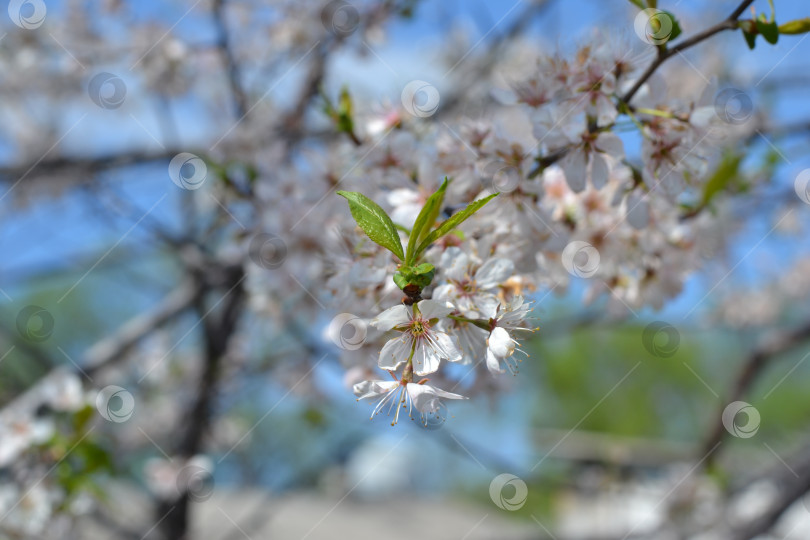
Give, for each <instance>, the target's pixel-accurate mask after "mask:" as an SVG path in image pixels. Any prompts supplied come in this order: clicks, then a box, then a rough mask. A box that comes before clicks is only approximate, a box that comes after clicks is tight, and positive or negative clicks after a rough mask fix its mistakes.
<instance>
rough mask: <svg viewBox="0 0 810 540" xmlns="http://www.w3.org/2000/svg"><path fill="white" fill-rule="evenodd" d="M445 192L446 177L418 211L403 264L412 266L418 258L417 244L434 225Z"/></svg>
mask: <svg viewBox="0 0 810 540" xmlns="http://www.w3.org/2000/svg"><path fill="white" fill-rule="evenodd" d="M446 190H447V177H445V178H444V182H442V185H441V186H440V187H439V189H438V190H436V192H435V193H434V194H433V195H431V196H430V197H428V200H427V201H425V206H423V207H422V210H420V212H419V216H417V218H416V222H415V223H414V224H413V230H411V235H410V237H409V238H408V248H407V250H406V252H405V264H407V265H410V264H413V263H414V262H415V260H416V258H417V257H418V256H419V253H418V252H416V246H417V245H418V244H419V241H420V240H422V239H423V238H424V237H425V236H427V234H428V233H429V232H430V229H431V227H433V224H434V223H436V218H437V216H438V215H439V211H440V210H441V207H442V202H443V201H444V192H445V191H446Z"/></svg>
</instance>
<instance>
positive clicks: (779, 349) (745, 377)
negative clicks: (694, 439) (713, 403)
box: [701, 321, 810, 459]
mask: <svg viewBox="0 0 810 540" xmlns="http://www.w3.org/2000/svg"><path fill="white" fill-rule="evenodd" d="M807 339H810V321H806V322H805V323H804V324H803V325H801V326H799V327H797V328H794V329H792V330H789V331H780V332H775V333H773V334H771V335H770V336H767V337H766V338H765V339H763V341H762V343H761V344H760V345H759V346H758V347H757V348H756V349H754V350H753V351H752V352H751V354H750V355H749V356H748V358H747V359H746V361H745V362H744V364H743V368H742V370H741V371H740V373H739V374H738V376H737V381H736V382H735V384H734V386H733V387H732V389H731V392H730V394H729V396H728V397H727V398H726V400H725V401H724V402H723V404H722V406H723V408H724V407H725V406H726V405H727V404H728V403H731V402H734V401H739V400H740V399H741V398H742V397H743V396H744V395H745V394H746V393H747V392H748V391H749V389H750V388H751V386H752V385H753V383H754V381H756V379H757V377H758V376H759V375H760V374H761V373H762V372H763V371H764V369H765V368H766V367H767V366H768V365H770V361H771V360H772V359H773V358H774V357H776V356H777V355H779V354H782V353H784V352H787V351H789V350H790V349H792V348H794V347H795V346H797V345H799V344H800V343H802V342H803V341H805V340H807ZM723 408H721V409H720V410H719V411H718V412H717V414H716V415H715V418H716V420H715V423H714V425H713V427H712V429H711V431H710V432H709V436H708V437H707V438H706V441H705V442H704V443H703V445H702V450H701V452H702V453H704V454H705V453H706V452H708V451H709V449H711V448H714V447H715V446H716V445H717V444H718V443H719V442H721V441H722V440H723V439H724V438H725V437H726V436H727V435H728V433H727V432H726V428H725V426H723V420H722V416H723V414H722V413H723ZM714 457H715V456H712V458H711V459H713V458H714Z"/></svg>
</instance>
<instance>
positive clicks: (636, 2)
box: [630, 0, 644, 9]
mask: <svg viewBox="0 0 810 540" xmlns="http://www.w3.org/2000/svg"><path fill="white" fill-rule="evenodd" d="M630 3H631V4H633V5H634V6H636V7H638V9H644V4H642V3H641V0H630Z"/></svg>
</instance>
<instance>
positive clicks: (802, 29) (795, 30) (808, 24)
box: [778, 17, 810, 35]
mask: <svg viewBox="0 0 810 540" xmlns="http://www.w3.org/2000/svg"><path fill="white" fill-rule="evenodd" d="M778 29H779V33H780V34H794V35H795V34H804V33H806V32H810V17H805V18H804V19H796V20H795V21H788V22H786V23H785V24H780V25H779V28H778Z"/></svg>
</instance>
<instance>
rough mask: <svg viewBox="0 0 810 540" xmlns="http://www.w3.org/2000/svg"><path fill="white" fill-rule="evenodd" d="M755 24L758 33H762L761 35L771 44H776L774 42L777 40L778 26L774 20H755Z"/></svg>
mask: <svg viewBox="0 0 810 540" xmlns="http://www.w3.org/2000/svg"><path fill="white" fill-rule="evenodd" d="M763 19H764V17H763ZM756 24H757V31H758V32H759V33H760V34H762V37H764V38H765V41H767V42H768V43H770V44H771V45H776V42H777V41H779V26H778V25H777V24H776V22H775V21H771V22H768V21H765V20H757V22H756Z"/></svg>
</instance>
